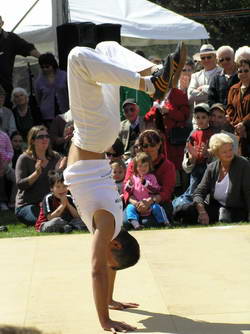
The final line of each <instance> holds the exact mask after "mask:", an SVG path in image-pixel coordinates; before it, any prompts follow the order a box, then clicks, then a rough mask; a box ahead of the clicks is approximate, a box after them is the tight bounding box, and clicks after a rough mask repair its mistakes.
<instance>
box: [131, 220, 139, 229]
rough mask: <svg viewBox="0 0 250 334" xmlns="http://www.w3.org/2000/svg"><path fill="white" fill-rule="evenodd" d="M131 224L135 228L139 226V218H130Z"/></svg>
mask: <svg viewBox="0 0 250 334" xmlns="http://www.w3.org/2000/svg"><path fill="white" fill-rule="evenodd" d="M130 224H131V225H132V226H133V227H134V228H138V227H139V226H140V224H139V222H138V220H130Z"/></svg>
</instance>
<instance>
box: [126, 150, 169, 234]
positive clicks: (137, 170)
mask: <svg viewBox="0 0 250 334" xmlns="http://www.w3.org/2000/svg"><path fill="white" fill-rule="evenodd" d="M152 169H153V168H152V161H151V158H150V156H149V155H148V154H146V153H144V152H140V153H137V155H136V156H135V158H134V174H133V175H132V176H131V178H130V180H129V181H128V182H127V183H126V185H125V189H126V191H128V193H129V194H130V197H129V202H130V203H129V204H128V206H127V207H126V214H127V219H128V222H129V223H130V224H131V225H132V226H133V227H134V228H135V229H136V230H139V229H141V228H142V227H143V226H142V225H140V223H139V220H140V217H141V216H148V215H150V214H152V215H153V216H154V218H155V219H156V221H157V223H161V224H163V225H165V226H166V225H168V224H169V221H168V218H167V215H166V213H165V210H164V209H163V208H162V207H161V206H160V205H159V204H158V203H156V202H153V203H152V204H151V205H150V206H149V207H148V210H147V211H145V212H143V213H142V212H140V211H139V210H140V209H139V207H140V203H141V202H143V201H144V200H146V199H148V198H149V197H152V194H157V193H159V191H160V186H159V184H158V182H157V180H156V177H155V176H154V175H153V174H152V173H151V172H152Z"/></svg>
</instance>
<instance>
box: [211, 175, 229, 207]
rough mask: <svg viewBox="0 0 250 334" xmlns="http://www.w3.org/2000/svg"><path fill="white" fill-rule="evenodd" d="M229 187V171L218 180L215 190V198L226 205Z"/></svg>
mask: <svg viewBox="0 0 250 334" xmlns="http://www.w3.org/2000/svg"><path fill="white" fill-rule="evenodd" d="M228 188H229V176H228V173H227V174H226V175H225V176H224V178H223V179H222V180H221V181H220V182H218V181H216V183H215V190H214V199H215V200H216V201H218V202H219V203H220V204H222V205H223V206H225V205H226V199H227V193H228Z"/></svg>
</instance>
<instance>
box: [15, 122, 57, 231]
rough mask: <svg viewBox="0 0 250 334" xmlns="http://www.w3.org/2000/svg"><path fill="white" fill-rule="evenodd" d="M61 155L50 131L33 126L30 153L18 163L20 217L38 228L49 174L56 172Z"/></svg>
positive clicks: (18, 214) (18, 208)
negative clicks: (51, 143) (51, 144)
mask: <svg viewBox="0 0 250 334" xmlns="http://www.w3.org/2000/svg"><path fill="white" fill-rule="evenodd" d="M59 163H60V155H59V154H58V153H57V152H55V151H52V149H51V147H50V138H49V135H48V131H47V128H46V127H45V126H43V125H39V126H33V127H32V128H31V129H30V131H29V133H28V147H27V150H26V151H25V152H24V153H22V154H21V155H20V157H19V158H18V160H17V163H16V183H17V188H18V190H17V195H16V209H15V213H16V216H17V218H18V219H19V220H20V221H21V222H23V223H24V224H26V225H35V222H36V220H37V218H38V215H39V212H40V202H41V201H42V199H43V197H44V196H45V195H46V194H47V193H48V192H49V191H50V187H49V181H48V172H49V171H50V170H51V169H56V168H57V165H58V164H59Z"/></svg>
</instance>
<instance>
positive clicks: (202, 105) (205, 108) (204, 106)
mask: <svg viewBox="0 0 250 334" xmlns="http://www.w3.org/2000/svg"><path fill="white" fill-rule="evenodd" d="M197 112H205V113H207V114H208V115H210V110H209V105H208V104H207V103H199V104H197V105H196V106H195V107H194V113H197Z"/></svg>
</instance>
